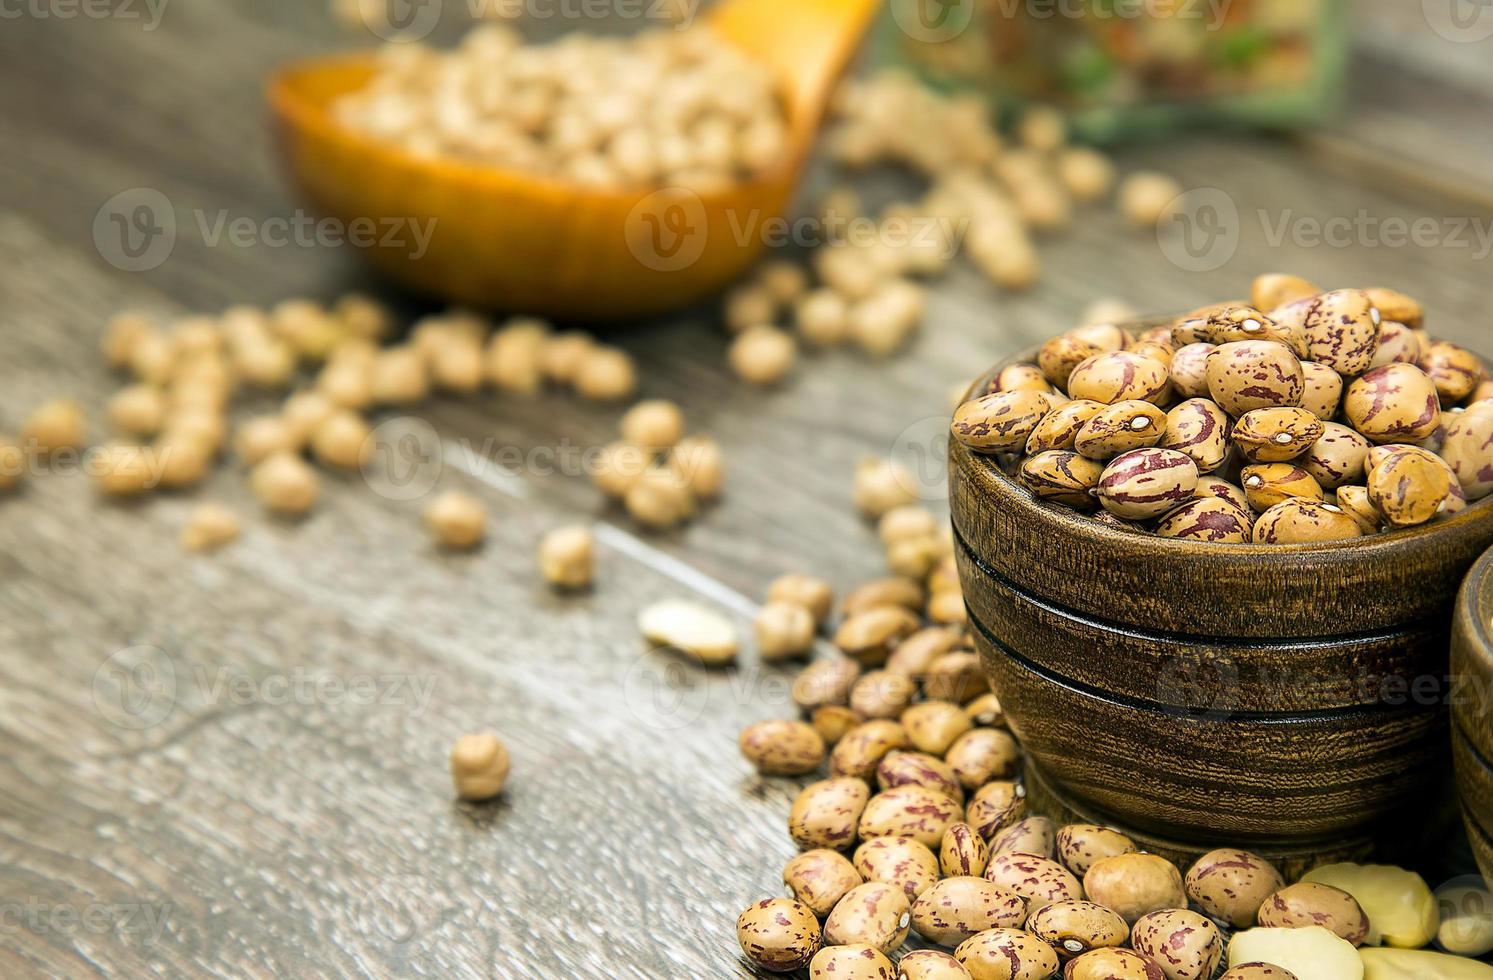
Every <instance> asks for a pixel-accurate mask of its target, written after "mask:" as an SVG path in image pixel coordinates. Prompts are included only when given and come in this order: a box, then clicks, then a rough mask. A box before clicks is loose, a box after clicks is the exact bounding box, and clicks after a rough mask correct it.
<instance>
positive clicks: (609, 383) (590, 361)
mask: <svg viewBox="0 0 1493 980" xmlns="http://www.w3.org/2000/svg"><path fill="white" fill-rule="evenodd" d="M574 383H575V390H576V391H577V392H578V393H579V394H580V395H581V397H583V398H587V399H589V400H591V401H600V402H610V401H620V400H622V399H624V398H627V397H629V396H631V395H632V393H633V391H634V390H636V388H637V384H638V381H637V369H636V368H635V367H634V366H633V362H632V358H631V357H630V356H628V354H627V353H626V352H625V351H621V350H618V349H617V348H615V347H604V346H597V347H595V348H593V349H592V350H591V351H589V352H588V353H587V354H586V356H585V357H584V358H583V359H582V360H581V362H580V365H579V366H578V367H577V369H576V373H575V382H574Z"/></svg>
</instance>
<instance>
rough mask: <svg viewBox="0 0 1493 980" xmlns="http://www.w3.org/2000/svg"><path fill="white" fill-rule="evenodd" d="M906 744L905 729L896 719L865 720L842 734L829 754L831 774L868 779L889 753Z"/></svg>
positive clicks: (873, 774)
mask: <svg viewBox="0 0 1493 980" xmlns="http://www.w3.org/2000/svg"><path fill="white" fill-rule="evenodd" d="M906 747H907V732H906V731H905V730H904V729H903V728H902V726H901V725H900V724H898V723H897V722H895V721H887V720H885V719H882V720H878V721H868V722H866V723H865V724H862V725H857V726H855V727H854V728H852V729H851V730H850V731H848V732H846V733H845V737H844V738H842V739H840V741H839V743H838V744H836V745H835V748H834V751H832V752H830V754H829V771H830V775H832V776H854V777H855V778H857V779H863V780H866V781H867V782H870V781H871V780H872V779H873V778H875V775H876V767H877V766H878V765H880V763H881V760H882V759H883V758H885V757H886V754H887V753H888V752H891V751H892V750H893V749H905V748H906Z"/></svg>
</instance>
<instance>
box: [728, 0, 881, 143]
mask: <svg viewBox="0 0 1493 980" xmlns="http://www.w3.org/2000/svg"><path fill="white" fill-rule="evenodd" d="M880 6H881V0H787V2H784V0H723V2H722V3H719V4H717V5H716V6H715V8H714V9H713V10H712V11H711V14H710V23H711V25H712V26H713V27H714V28H715V29H716V31H717V32H719V33H720V34H721V36H722V37H724V38H725V39H726V40H728V41H730V42H731V43H733V44H735V45H736V46H737V47H739V48H741V49H742V50H743V51H745V52H746V53H747V54H749V55H751V56H752V57H753V58H755V59H757V60H758V61H761V62H762V63H764V64H766V65H767V66H768V67H770V68H771V69H772V70H773V72H774V74H776V75H777V77H778V78H779V79H780V80H781V83H782V85H783V87H784V96H785V98H786V99H787V103H788V105H787V108H788V110H789V112H790V114H791V115H792V116H794V117H795V118H798V117H800V116H802V115H805V114H807V115H809V116H810V117H812V118H816V119H817V117H818V115H819V113H820V112H821V111H822V110H823V109H824V105H825V103H826V102H827V101H828V100H829V97H830V94H831V90H832V88H833V86H834V84H835V82H836V81H837V80H838V79H839V77H840V74H841V72H843V71H844V70H845V66H846V65H847V64H848V63H849V61H850V59H851V58H852V57H853V56H854V54H855V51H856V48H858V47H859V46H860V42H861V38H862V37H863V36H864V35H865V32H866V28H867V27H868V26H869V24H870V22H871V18H872V16H873V15H874V14H875V13H876V11H877V10H878V9H879V8H880Z"/></svg>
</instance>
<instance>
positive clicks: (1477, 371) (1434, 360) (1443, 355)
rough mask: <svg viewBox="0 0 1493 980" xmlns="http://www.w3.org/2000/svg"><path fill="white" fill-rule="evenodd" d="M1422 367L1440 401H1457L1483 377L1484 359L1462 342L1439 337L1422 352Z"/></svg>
mask: <svg viewBox="0 0 1493 980" xmlns="http://www.w3.org/2000/svg"><path fill="white" fill-rule="evenodd" d="M1420 369H1421V370H1422V371H1424V372H1425V373H1426V377H1428V378H1430V379H1431V383H1432V384H1434V385H1435V386H1436V393H1437V394H1438V395H1440V396H1441V404H1443V405H1455V404H1456V403H1457V402H1459V401H1461V400H1462V399H1464V398H1466V397H1467V396H1468V395H1470V394H1472V392H1473V390H1474V389H1475V388H1477V386H1478V383H1479V382H1480V381H1482V380H1483V374H1484V369H1483V360H1482V358H1480V357H1478V356H1477V355H1476V354H1474V353H1473V352H1472V351H1470V350H1468V349H1467V348H1465V347H1462V346H1460V345H1459V344H1452V343H1448V342H1446V341H1444V340H1443V341H1440V342H1438V343H1434V344H1432V345H1431V346H1430V347H1428V348H1426V350H1425V351H1424V352H1423V353H1422V354H1421V356H1420Z"/></svg>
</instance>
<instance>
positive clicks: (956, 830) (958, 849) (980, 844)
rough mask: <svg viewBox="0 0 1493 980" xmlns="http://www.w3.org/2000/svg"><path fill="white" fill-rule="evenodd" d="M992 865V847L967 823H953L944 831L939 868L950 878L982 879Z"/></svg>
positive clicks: (939, 854) (939, 853) (939, 855)
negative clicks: (987, 868) (972, 877)
mask: <svg viewBox="0 0 1493 980" xmlns="http://www.w3.org/2000/svg"><path fill="white" fill-rule="evenodd" d="M989 864H990V845H988V844H986V843H985V839H984V838H983V837H981V836H980V835H979V834H977V833H975V828H973V827H971V826H970V825H969V824H967V823H962V822H961V823H951V824H949V829H948V830H945V831H944V834H943V843H942V845H941V846H940V847H939V851H938V866H939V868H940V869H941V870H942V871H943V873H944V874H945V875H947V876H949V877H968V876H971V875H972V876H974V877H980V876H982V875H984V874H985V868H986V867H988V866H989Z"/></svg>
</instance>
